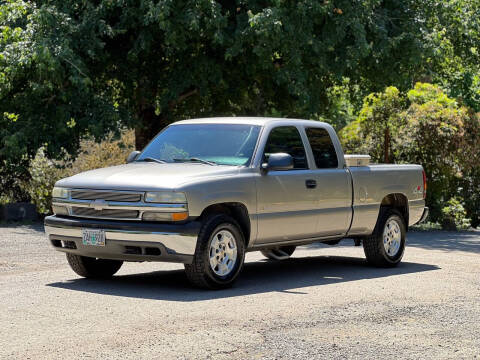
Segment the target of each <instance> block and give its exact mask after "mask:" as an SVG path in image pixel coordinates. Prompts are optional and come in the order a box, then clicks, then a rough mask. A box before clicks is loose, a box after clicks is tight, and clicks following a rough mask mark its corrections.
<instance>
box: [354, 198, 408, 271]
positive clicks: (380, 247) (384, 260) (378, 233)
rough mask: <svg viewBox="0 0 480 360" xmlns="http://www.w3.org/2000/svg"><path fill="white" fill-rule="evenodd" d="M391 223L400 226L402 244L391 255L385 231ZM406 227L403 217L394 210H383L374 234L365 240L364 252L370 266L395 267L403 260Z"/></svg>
mask: <svg viewBox="0 0 480 360" xmlns="http://www.w3.org/2000/svg"><path fill="white" fill-rule="evenodd" d="M391 221H393V222H396V223H397V224H398V227H399V230H400V244H399V248H398V250H397V252H396V253H394V254H392V255H389V254H388V253H387V251H386V250H385V246H384V236H383V234H384V230H385V227H386V225H387V224H388V223H391ZM406 232H407V231H406V226H405V221H404V219H403V217H402V215H401V214H400V213H399V212H398V211H396V210H393V209H390V208H382V209H381V210H380V215H379V218H378V221H377V224H376V225H375V229H374V231H373V234H372V235H370V236H368V237H366V238H364V239H363V251H364V252H365V256H366V258H367V261H368V263H369V264H371V265H373V266H377V267H394V266H397V265H398V264H399V263H400V261H401V260H402V257H403V254H404V252H405V240H406Z"/></svg>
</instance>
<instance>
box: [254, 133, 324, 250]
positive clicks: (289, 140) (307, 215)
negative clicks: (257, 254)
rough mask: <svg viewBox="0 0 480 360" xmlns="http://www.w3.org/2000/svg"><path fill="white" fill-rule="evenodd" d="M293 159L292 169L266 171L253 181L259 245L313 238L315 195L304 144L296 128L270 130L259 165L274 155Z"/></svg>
mask: <svg viewBox="0 0 480 360" xmlns="http://www.w3.org/2000/svg"><path fill="white" fill-rule="evenodd" d="M280 152H281V153H287V154H290V155H291V156H292V157H293V160H294V168H293V169H292V170H285V171H269V172H268V173H266V174H263V175H260V176H258V177H257V178H256V185H257V211H258V243H262V244H263V243H269V242H276V241H286V240H295V239H304V238H309V237H312V236H314V235H315V233H316V227H317V220H318V212H317V209H316V208H317V204H318V195H317V191H316V189H315V188H312V187H311V186H310V185H309V181H311V180H312V179H313V176H314V175H315V174H314V172H313V171H312V170H311V169H310V168H309V164H308V160H307V154H306V151H305V144H304V142H303V140H302V136H301V135H300V132H299V130H298V129H297V127H295V126H277V127H274V128H273V129H271V131H270V133H269V135H268V138H267V141H266V144H265V148H264V151H263V156H262V162H266V161H267V159H268V156H269V155H270V154H273V153H280Z"/></svg>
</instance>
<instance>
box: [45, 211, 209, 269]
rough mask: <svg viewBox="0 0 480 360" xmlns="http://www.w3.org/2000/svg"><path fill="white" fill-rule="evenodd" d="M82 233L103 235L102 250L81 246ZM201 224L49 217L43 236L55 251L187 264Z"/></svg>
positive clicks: (193, 251)
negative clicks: (88, 232) (89, 231)
mask: <svg viewBox="0 0 480 360" xmlns="http://www.w3.org/2000/svg"><path fill="white" fill-rule="evenodd" d="M82 229H102V230H104V231H105V246H91V245H83V243H82ZM199 231H200V224H199V223H197V222H195V221H192V222H188V223H185V224H179V225H174V224H155V223H137V222H126V221H122V222H121V221H106V220H92V219H78V218H74V219H73V218H67V217H59V216H48V217H46V218H45V233H46V234H47V236H48V239H49V241H50V243H51V244H52V245H53V246H54V248H55V249H56V250H58V251H62V252H68V253H74V254H78V255H83V256H90V257H98V258H105V259H117V260H125V261H169V262H182V263H190V262H191V261H192V259H193V254H194V253H195V247H196V244H197V236H198V232H199Z"/></svg>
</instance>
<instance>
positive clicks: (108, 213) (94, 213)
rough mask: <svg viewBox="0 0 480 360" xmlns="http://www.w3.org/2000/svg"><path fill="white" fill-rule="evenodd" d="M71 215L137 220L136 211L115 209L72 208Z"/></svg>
mask: <svg viewBox="0 0 480 360" xmlns="http://www.w3.org/2000/svg"><path fill="white" fill-rule="evenodd" d="M72 215H73V216H80V217H82V216H84V217H93V218H108V219H137V218H138V211H137V210H116V209H105V210H95V209H92V208H87V207H78V206H72Z"/></svg>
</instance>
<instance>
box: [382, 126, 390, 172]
mask: <svg viewBox="0 0 480 360" xmlns="http://www.w3.org/2000/svg"><path fill="white" fill-rule="evenodd" d="M389 150H390V129H389V128H388V127H387V128H386V129H385V138H384V141H383V154H384V159H383V162H384V163H385V164H389V163H390V154H389Z"/></svg>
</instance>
